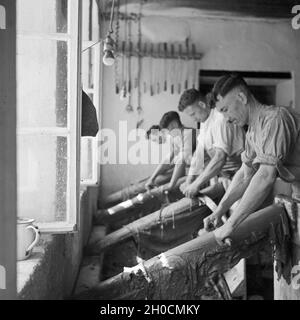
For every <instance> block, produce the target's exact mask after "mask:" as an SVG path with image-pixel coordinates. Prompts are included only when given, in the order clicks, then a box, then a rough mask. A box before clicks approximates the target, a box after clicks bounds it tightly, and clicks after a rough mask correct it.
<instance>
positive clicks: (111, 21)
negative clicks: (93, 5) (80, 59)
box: [81, 0, 115, 52]
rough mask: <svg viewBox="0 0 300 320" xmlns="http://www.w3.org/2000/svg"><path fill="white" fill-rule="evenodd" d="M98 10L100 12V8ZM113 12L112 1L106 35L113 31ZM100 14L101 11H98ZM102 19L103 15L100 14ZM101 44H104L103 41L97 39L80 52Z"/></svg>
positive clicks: (113, 5)
mask: <svg viewBox="0 0 300 320" xmlns="http://www.w3.org/2000/svg"><path fill="white" fill-rule="evenodd" d="M99 10H100V8H99ZM114 11H115V0H112V5H111V10H110V21H109V30H108V32H107V34H108V35H109V34H112V33H113V32H114V30H113V20H114ZM100 13H102V11H101V10H100ZM102 18H103V14H102ZM101 42H104V39H99V40H98V41H96V42H95V43H93V44H92V45H90V46H89V47H87V48H85V49H84V50H82V51H81V52H85V51H86V50H88V49H90V48H92V47H93V46H95V45H96V44H98V43H101Z"/></svg>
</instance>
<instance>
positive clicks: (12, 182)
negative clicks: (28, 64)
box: [0, 0, 17, 300]
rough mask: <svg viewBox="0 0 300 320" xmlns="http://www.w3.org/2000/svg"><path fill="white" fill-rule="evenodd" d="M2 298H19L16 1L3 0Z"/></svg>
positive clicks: (0, 86) (0, 60) (0, 100)
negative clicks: (17, 256)
mask: <svg viewBox="0 0 300 320" xmlns="http://www.w3.org/2000/svg"><path fill="white" fill-rule="evenodd" d="M0 44H1V50H0V110H1V117H0V135H1V139H0V148H1V153H0V203H1V209H0V300H4V299H15V298H16V291H17V290H16V238H17V236H16V225H17V219H16V216H17V177H16V168H17V165H16V1H10V0H0Z"/></svg>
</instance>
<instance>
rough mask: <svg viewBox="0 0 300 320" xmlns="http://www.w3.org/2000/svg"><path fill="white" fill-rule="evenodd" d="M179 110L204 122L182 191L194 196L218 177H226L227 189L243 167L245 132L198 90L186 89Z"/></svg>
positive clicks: (224, 178) (225, 186) (197, 120)
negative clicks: (229, 120)
mask: <svg viewBox="0 0 300 320" xmlns="http://www.w3.org/2000/svg"><path fill="white" fill-rule="evenodd" d="M178 109H179V111H182V112H184V113H186V114H187V115H188V116H190V117H191V118H193V119H194V120H195V121H196V122H200V123H201V127H200V132H199V135H198V138H197V140H198V145H197V149H196V151H195V153H194V156H193V159H192V163H191V167H190V171H189V174H188V177H187V180H186V182H185V183H184V184H183V185H182V186H181V191H182V192H183V194H184V195H185V196H186V197H194V196H196V195H197V193H199V191H200V189H201V188H202V187H203V186H204V185H205V184H206V183H207V182H209V180H210V179H211V178H213V177H216V176H222V177H223V182H226V184H224V188H225V189H226V188H227V186H228V181H229V179H231V177H232V176H233V175H234V174H235V172H236V171H237V170H238V169H239V167H240V166H241V159H240V155H241V153H242V151H243V150H244V131H243V129H242V128H240V127H238V126H236V125H234V124H232V123H228V122H227V121H226V119H225V118H224V117H223V116H222V114H221V113H219V112H218V111H216V110H215V109H214V108H213V105H210V104H209V103H207V99H206V97H205V96H204V95H203V94H202V93H201V92H200V91H198V90H196V89H189V90H186V91H185V92H184V93H183V94H182V96H181V98H180V101H179V105H178ZM205 153H207V154H208V156H209V158H210V161H209V162H208V163H207V164H205Z"/></svg>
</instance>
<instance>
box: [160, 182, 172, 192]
mask: <svg viewBox="0 0 300 320" xmlns="http://www.w3.org/2000/svg"><path fill="white" fill-rule="evenodd" d="M174 187H175V185H174V184H172V183H167V184H165V185H163V186H162V191H172V190H173V189H174Z"/></svg>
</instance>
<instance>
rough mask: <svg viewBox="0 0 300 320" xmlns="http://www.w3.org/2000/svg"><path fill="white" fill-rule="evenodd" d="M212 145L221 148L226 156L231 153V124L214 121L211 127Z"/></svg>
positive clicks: (232, 135) (232, 137) (232, 136)
mask: <svg viewBox="0 0 300 320" xmlns="http://www.w3.org/2000/svg"><path fill="white" fill-rule="evenodd" d="M213 137H214V141H213V147H214V148H219V149H222V150H223V151H224V152H225V153H226V154H227V155H228V156H230V155H231V154H232V147H233V139H234V134H233V126H232V125H231V124H230V123H228V122H226V120H223V121H216V123H215V124H214V128H213Z"/></svg>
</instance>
